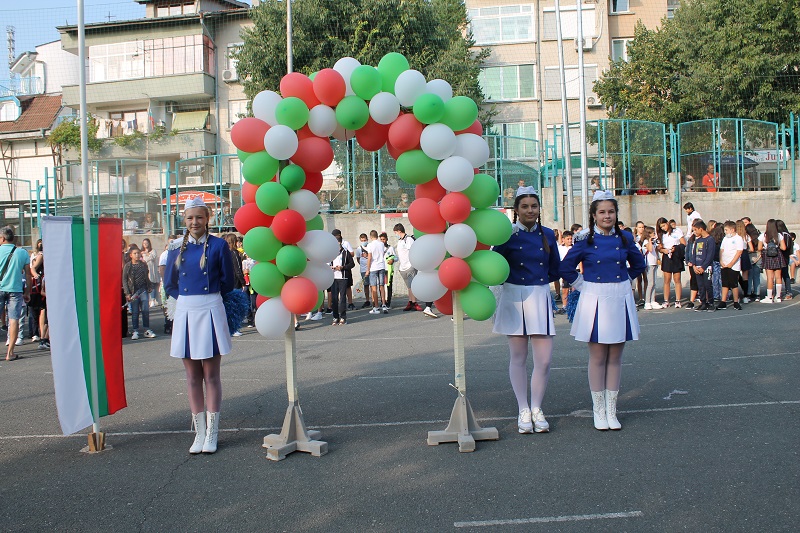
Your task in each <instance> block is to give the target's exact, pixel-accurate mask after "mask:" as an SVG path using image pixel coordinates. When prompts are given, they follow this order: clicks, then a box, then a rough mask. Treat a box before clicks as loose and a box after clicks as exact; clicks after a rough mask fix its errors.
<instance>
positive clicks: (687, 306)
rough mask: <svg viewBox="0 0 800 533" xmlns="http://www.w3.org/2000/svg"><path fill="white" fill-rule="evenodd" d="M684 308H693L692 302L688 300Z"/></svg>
mask: <svg viewBox="0 0 800 533" xmlns="http://www.w3.org/2000/svg"><path fill="white" fill-rule="evenodd" d="M683 308H684V309H694V302H689V303H688V304H686V305H684V306H683Z"/></svg>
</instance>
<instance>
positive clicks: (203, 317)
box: [169, 293, 232, 359]
mask: <svg viewBox="0 0 800 533" xmlns="http://www.w3.org/2000/svg"><path fill="white" fill-rule="evenodd" d="M231 348H232V345H231V332H230V330H229V329H228V319H227V316H226V314H225V305H224V304H223V303H222V296H220V294H219V293H214V294H197V295H191V296H178V301H177V304H176V307H175V318H174V319H173V323H172V345H171V347H170V353H169V354H170V355H171V356H172V357H178V358H181V359H210V358H212V357H214V356H215V355H225V354H228V353H230V352H231Z"/></svg>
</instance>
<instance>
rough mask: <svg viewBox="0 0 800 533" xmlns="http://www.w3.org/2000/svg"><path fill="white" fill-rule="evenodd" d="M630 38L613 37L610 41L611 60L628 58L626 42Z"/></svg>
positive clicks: (625, 59)
mask: <svg viewBox="0 0 800 533" xmlns="http://www.w3.org/2000/svg"><path fill="white" fill-rule="evenodd" d="M630 41H631V39H613V40H612V41H611V61H619V60H620V59H621V60H622V61H627V60H628V43H629V42H630Z"/></svg>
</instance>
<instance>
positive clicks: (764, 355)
mask: <svg viewBox="0 0 800 533" xmlns="http://www.w3.org/2000/svg"><path fill="white" fill-rule="evenodd" d="M798 354H800V352H785V353H762V354H756V355H739V356H736V357H723V358H722V360H723V361H729V360H731V359H753V358H756V357H778V356H779V355H798Z"/></svg>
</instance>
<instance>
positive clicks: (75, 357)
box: [42, 217, 127, 435]
mask: <svg viewBox="0 0 800 533" xmlns="http://www.w3.org/2000/svg"><path fill="white" fill-rule="evenodd" d="M91 236H92V237H91V238H92V258H93V261H92V273H93V277H94V302H92V303H93V306H94V331H95V339H96V342H95V345H96V351H97V354H96V355H97V358H96V363H97V364H96V367H97V376H96V380H95V379H93V376H92V375H91V366H90V354H89V317H88V311H87V306H86V302H87V291H86V289H87V285H86V262H85V253H84V233H83V219H78V218H76V219H73V218H72V217H46V218H44V219H43V222H42V246H43V248H44V260H45V261H44V268H45V292H46V295H47V309H48V311H49V312H48V314H47V318H48V322H49V324H50V342H51V344H52V348H51V360H52V363H53V381H54V382H55V391H56V407H57V408H58V420H59V421H60V422H61V430H62V431H63V432H64V435H70V434H72V433H75V432H77V431H80V430H82V429H84V428H85V427H87V426H90V425H92V423H93V422H94V421H95V416H93V415H92V396H93V394H92V392H93V388H92V383H93V382H96V383H97V395H98V399H99V405H98V407H99V412H98V413H96V416H97V417H101V416H105V415H109V414H112V413H115V412H117V411H119V410H120V409H122V408H124V407H126V406H127V402H126V400H125V376H124V372H123V366H122V322H121V320H120V313H121V306H122V304H123V302H122V294H121V291H122V253H121V251H120V248H121V247H120V243H121V242H122V220H120V219H113V218H102V219H93V220H92V221H91Z"/></svg>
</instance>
